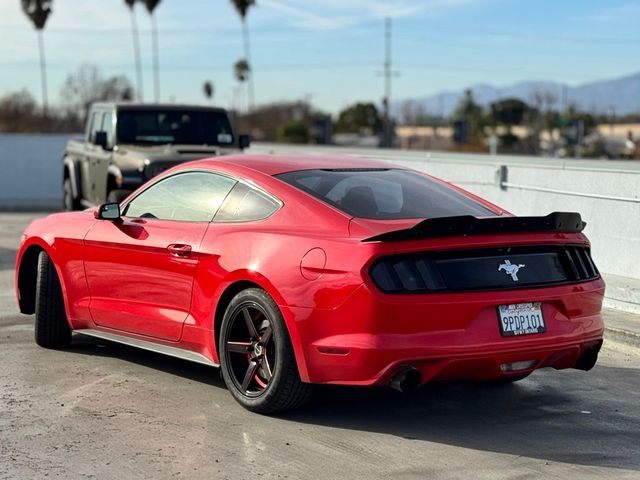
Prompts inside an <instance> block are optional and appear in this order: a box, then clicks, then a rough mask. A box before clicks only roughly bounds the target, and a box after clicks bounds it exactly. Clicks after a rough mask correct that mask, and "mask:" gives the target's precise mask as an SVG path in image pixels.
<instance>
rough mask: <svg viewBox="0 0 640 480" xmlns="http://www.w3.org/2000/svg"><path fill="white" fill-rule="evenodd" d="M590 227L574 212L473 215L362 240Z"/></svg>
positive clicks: (571, 230) (426, 222)
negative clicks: (542, 215) (502, 215)
mask: <svg viewBox="0 0 640 480" xmlns="http://www.w3.org/2000/svg"><path fill="white" fill-rule="evenodd" d="M586 225H587V224H586V223H585V222H583V221H582V218H581V217H580V214H579V213H573V212H553V213H550V214H549V215H547V216H546V217H486V218H476V217H473V216H471V215H460V216H456V217H440V218H428V219H427V220H423V221H422V222H420V223H418V224H417V225H414V226H413V227H411V228H405V229H402V230H394V231H392V232H387V233H382V234H380V235H375V236H373V237H369V238H365V239H364V240H362V241H363V242H401V241H406V240H421V239H425V238H441V237H456V236H467V235H491V234H500V233H525V232H558V233H578V232H581V231H582V230H584V227H585V226H586Z"/></svg>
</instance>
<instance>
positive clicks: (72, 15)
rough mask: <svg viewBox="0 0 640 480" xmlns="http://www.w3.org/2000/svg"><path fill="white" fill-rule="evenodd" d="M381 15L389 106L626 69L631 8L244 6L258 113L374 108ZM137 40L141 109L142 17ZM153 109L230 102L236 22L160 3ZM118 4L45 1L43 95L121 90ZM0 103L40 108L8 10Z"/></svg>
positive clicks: (123, 17) (631, 50)
mask: <svg viewBox="0 0 640 480" xmlns="http://www.w3.org/2000/svg"><path fill="white" fill-rule="evenodd" d="M387 15H388V16H390V17H392V18H393V55H394V68H395V70H397V71H398V72H399V76H398V77H397V78H394V84H393V98H394V99H395V100H401V99H406V98H412V97H421V96H427V95H431V94H434V93H438V92H440V91H444V90H455V89H460V88H464V87H466V86H470V85H473V84H476V83H492V84H495V85H498V86H500V85H508V84H511V83H515V82H518V81H521V80H555V81H560V82H566V83H569V84H572V85H576V84H581V83H586V82H589V81H594V80H599V79H607V78H614V77H617V76H622V75H626V74H629V73H633V72H637V71H640V61H639V59H640V55H639V53H640V28H639V26H640V2H639V1H637V0H607V1H606V2H605V1H601V0H563V1H559V0H318V1H315V2H312V1H308V0H257V6H255V7H254V8H252V9H251V10H250V12H249V15H248V21H249V25H250V29H251V41H252V57H253V65H254V72H255V85H256V101H257V103H258V104H261V103H267V102H272V101H278V100H298V99H302V98H309V99H310V100H311V101H312V102H313V103H314V104H315V105H316V106H317V107H319V108H322V109H324V110H326V111H329V112H336V111H338V110H339V109H340V108H342V107H344V106H345V105H347V104H349V103H352V102H354V101H359V100H372V101H376V102H378V101H379V100H380V98H381V97H382V92H383V80H382V77H381V76H380V75H379V73H380V71H381V70H382V61H383V55H384V41H383V33H384V17H385V16H387ZM136 16H137V20H138V25H139V27H140V29H141V42H142V53H143V62H144V80H145V88H144V91H145V94H146V97H147V99H151V93H152V91H153V84H152V73H151V55H150V53H151V45H150V39H151V37H150V35H149V18H148V16H147V15H146V11H145V10H144V9H143V7H142V6H141V5H138V6H137V7H136ZM157 21H158V26H159V29H160V48H161V57H160V65H161V93H162V100H164V101H179V102H189V103H200V102H202V101H204V97H203V95H202V83H203V81H205V80H212V81H213V83H214V85H215V96H214V99H215V103H217V104H219V105H221V106H224V107H230V106H232V105H233V104H234V102H236V104H241V98H242V97H241V94H239V93H238V92H239V90H238V87H237V82H235V80H234V78H233V74H232V65H233V63H234V62H235V61H236V60H237V59H239V58H241V57H242V41H241V40H242V39H241V30H240V21H239V19H238V17H237V15H236V13H235V11H234V10H233V8H232V5H231V2H230V1H227V0H163V1H162V3H161V4H160V5H159V7H158V9H157ZM129 27H130V19H129V12H128V9H127V8H126V6H125V3H124V1H123V0H103V1H101V2H96V1H91V2H90V1H87V0H82V1H78V0H54V2H53V13H52V15H51V17H50V18H49V22H48V23H47V26H46V30H45V38H46V48H47V60H48V64H49V70H48V72H49V91H50V93H49V95H50V97H51V98H52V100H53V101H54V102H55V101H57V97H58V92H59V91H60V87H61V85H62V83H63V81H64V78H65V76H66V75H67V74H68V73H69V72H70V71H71V70H74V69H76V68H77V67H78V66H79V65H80V64H81V63H82V62H90V63H93V64H96V65H98V66H99V67H100V69H101V70H102V73H103V74H105V75H115V74H124V75H128V76H129V77H130V78H131V80H134V66H133V53H132V45H131V31H130V29H129ZM0 32H2V35H3V37H4V41H3V42H2V43H1V44H0V95H2V94H5V93H8V92H11V91H16V90H19V89H21V88H23V87H24V88H27V89H29V90H30V91H31V92H33V94H34V95H35V96H36V98H39V97H40V76H39V69H38V51H37V43H36V34H35V31H34V30H33V28H32V26H31V25H30V23H29V22H28V21H27V19H26V17H24V15H23V14H22V12H21V10H20V1H19V0H0Z"/></svg>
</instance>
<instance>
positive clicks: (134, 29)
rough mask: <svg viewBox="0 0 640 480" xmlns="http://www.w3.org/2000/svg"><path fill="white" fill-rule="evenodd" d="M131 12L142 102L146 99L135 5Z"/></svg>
mask: <svg viewBox="0 0 640 480" xmlns="http://www.w3.org/2000/svg"><path fill="white" fill-rule="evenodd" d="M129 11H130V13H131V33H132V35H133V57H134V60H135V63H136V85H137V87H138V95H137V98H138V100H139V101H140V102H142V101H144V94H143V90H142V89H143V80H142V60H141V58H140V36H139V35H138V22H137V21H136V14H135V12H134V10H133V6H131V8H130V9H129Z"/></svg>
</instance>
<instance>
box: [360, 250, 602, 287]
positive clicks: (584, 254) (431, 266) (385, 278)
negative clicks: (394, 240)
mask: <svg viewBox="0 0 640 480" xmlns="http://www.w3.org/2000/svg"><path fill="white" fill-rule="evenodd" d="M369 275H370V277H371V280H373V283H374V284H375V285H376V287H378V288H379V289H380V290H381V291H383V292H384V293H429V292H438V293H444V292H473V291H483V290H511V289H518V288H535V287H545V286H550V285H562V284H569V283H577V282H585V281H589V280H593V279H596V278H598V277H599V276H600V274H599V272H598V269H597V268H596V266H595V264H594V263H593V260H592V259H591V254H590V251H589V248H588V247H585V246H583V245H550V246H532V247H504V248H490V249H478V250H450V251H438V252H418V253H412V254H402V255H393V256H388V257H382V258H380V259H378V260H377V261H376V262H374V264H373V265H372V266H371V269H370V271H369Z"/></svg>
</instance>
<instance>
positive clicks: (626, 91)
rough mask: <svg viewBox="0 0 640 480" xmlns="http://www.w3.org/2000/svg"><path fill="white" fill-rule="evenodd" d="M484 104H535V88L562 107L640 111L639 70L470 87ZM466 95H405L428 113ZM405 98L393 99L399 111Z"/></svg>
mask: <svg viewBox="0 0 640 480" xmlns="http://www.w3.org/2000/svg"><path fill="white" fill-rule="evenodd" d="M469 88H470V89H471V90H473V96H474V98H475V99H476V101H477V102H478V103H480V104H481V105H484V106H486V105H489V104H490V103H492V102H495V101H496V100H497V99H500V98H507V97H511V98H513V97H515V98H519V99H521V100H523V101H525V102H527V103H528V104H529V105H532V104H533V103H534V102H533V94H534V93H535V92H541V93H546V92H549V93H551V94H553V95H554V96H555V97H556V102H555V105H554V107H553V108H554V109H559V108H562V107H563V101H564V99H565V98H566V100H567V101H568V102H569V103H570V104H571V103H573V104H577V105H578V106H579V107H580V108H581V109H583V110H586V111H589V112H591V113H598V114H609V113H610V112H611V110H612V109H614V111H615V114H616V115H625V114H628V113H640V72H638V73H635V74H633V75H629V76H625V77H621V78H616V79H612V80H603V81H598V82H591V83H585V84H583V85H578V86H575V87H572V86H569V85H565V84H562V83H558V82H548V81H524V82H519V83H516V84H513V85H508V86H504V87H496V86H493V85H487V84H477V85H473V86H471V87H469ZM463 95H464V90H461V91H457V92H451V91H448V92H441V93H438V94H435V95H431V96H428V97H422V98H411V99H405V100H404V101H406V100H411V101H414V102H417V103H419V104H421V105H422V106H423V107H424V108H425V109H426V111H427V113H428V114H429V115H440V114H444V115H445V116H448V115H450V114H451V113H452V112H453V111H454V110H455V108H456V106H457V105H458V103H459V102H460V99H461V98H462V96H463ZM404 101H403V100H400V101H397V102H395V103H394V107H395V108H394V110H395V112H396V113H399V111H400V108H401V106H402V104H403V103H404Z"/></svg>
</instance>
